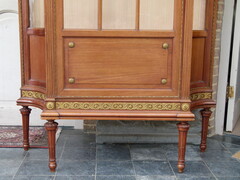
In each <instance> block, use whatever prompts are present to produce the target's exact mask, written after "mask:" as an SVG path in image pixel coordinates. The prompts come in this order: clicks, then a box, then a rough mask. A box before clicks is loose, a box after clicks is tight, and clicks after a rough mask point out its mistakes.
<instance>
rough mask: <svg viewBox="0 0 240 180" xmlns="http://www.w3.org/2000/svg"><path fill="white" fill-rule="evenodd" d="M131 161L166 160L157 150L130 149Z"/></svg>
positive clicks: (163, 154) (161, 152)
mask: <svg viewBox="0 0 240 180" xmlns="http://www.w3.org/2000/svg"><path fill="white" fill-rule="evenodd" d="M130 153H131V158H132V160H166V159H167V158H166V156H165V153H163V151H162V150H159V149H157V148H131V149H130Z"/></svg>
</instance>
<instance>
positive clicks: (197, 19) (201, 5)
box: [193, 0, 206, 30]
mask: <svg viewBox="0 0 240 180" xmlns="http://www.w3.org/2000/svg"><path fill="white" fill-rule="evenodd" d="M193 12H194V14H193V30H204V29H205V17H206V0H194V10H193Z"/></svg>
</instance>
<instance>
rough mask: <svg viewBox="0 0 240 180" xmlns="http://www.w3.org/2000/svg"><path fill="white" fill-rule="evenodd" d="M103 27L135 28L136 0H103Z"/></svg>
mask: <svg viewBox="0 0 240 180" xmlns="http://www.w3.org/2000/svg"><path fill="white" fill-rule="evenodd" d="M102 2H103V5H102V8H103V10H102V13H103V14H102V28H103V29H135V25H136V0H102Z"/></svg>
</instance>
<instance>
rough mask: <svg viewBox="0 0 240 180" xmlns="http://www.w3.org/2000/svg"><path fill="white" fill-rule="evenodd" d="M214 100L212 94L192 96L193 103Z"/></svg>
mask: <svg viewBox="0 0 240 180" xmlns="http://www.w3.org/2000/svg"><path fill="white" fill-rule="evenodd" d="M203 99H212V93H196V94H192V95H191V100H192V101H197V100H203Z"/></svg>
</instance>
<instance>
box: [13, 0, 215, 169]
mask: <svg viewBox="0 0 240 180" xmlns="http://www.w3.org/2000/svg"><path fill="white" fill-rule="evenodd" d="M216 5H217V0H46V1H44V0H19V15H20V34H21V62H22V66H21V68H22V87H21V97H20V99H18V101H17V104H18V105H20V106H23V108H22V109H21V113H22V121H23V132H24V142H23V147H24V149H25V150H28V148H29V140H28V129H29V114H30V112H31V109H30V108H29V106H34V107H38V108H40V109H42V110H43V111H42V114H41V117H42V119H43V120H47V122H46V124H45V127H46V130H47V132H48V141H49V168H50V170H51V171H55V169H56V166H57V164H56V156H55V148H56V147H55V133H56V129H57V123H56V122H55V120H61V119H91V120H156V121H178V123H177V128H178V130H179V154H178V165H177V166H178V169H179V172H183V170H184V167H185V163H184V161H185V150H186V139H187V131H188V129H189V124H188V122H189V121H193V120H194V114H193V113H192V112H191V110H192V109H196V108H203V110H202V116H203V128H202V140H201V150H202V151H204V150H205V149H206V136H207V126H208V120H209V117H210V115H211V111H210V108H211V107H213V106H214V105H215V102H214V101H213V100H212V88H211V86H212V85H211V76H212V62H213V53H214V52H213V51H214V50H213V49H214V48H213V47H214V35H215V33H214V31H215V17H216V15H215V14H216ZM176 156H177V155H176Z"/></svg>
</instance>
